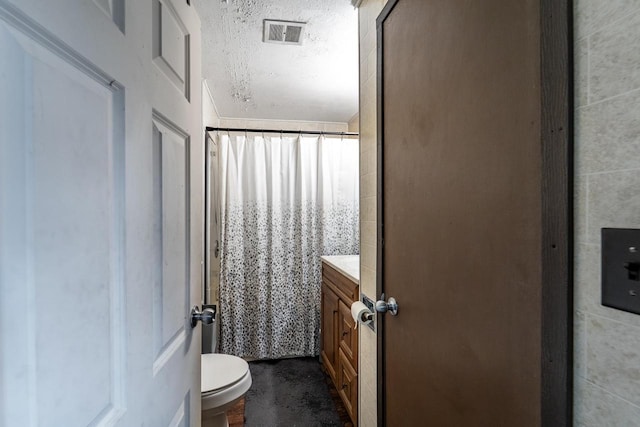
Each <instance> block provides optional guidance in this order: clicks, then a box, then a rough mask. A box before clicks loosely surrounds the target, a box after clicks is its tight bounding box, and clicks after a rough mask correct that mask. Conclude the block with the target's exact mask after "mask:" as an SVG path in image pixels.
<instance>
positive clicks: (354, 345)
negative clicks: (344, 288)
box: [338, 300, 358, 368]
mask: <svg viewBox="0 0 640 427" xmlns="http://www.w3.org/2000/svg"><path fill="white" fill-rule="evenodd" d="M338 306H339V311H338V342H339V346H340V348H341V349H342V352H343V353H344V355H345V356H346V357H347V359H349V363H350V364H351V366H353V367H354V368H357V367H358V330H357V329H355V326H356V323H355V322H354V320H353V317H351V307H350V306H348V305H346V304H345V303H344V302H343V301H342V300H340V302H339V303H338Z"/></svg>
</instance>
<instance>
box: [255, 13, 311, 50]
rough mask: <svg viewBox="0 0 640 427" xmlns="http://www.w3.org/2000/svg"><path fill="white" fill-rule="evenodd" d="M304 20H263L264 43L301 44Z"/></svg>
mask: <svg viewBox="0 0 640 427" xmlns="http://www.w3.org/2000/svg"><path fill="white" fill-rule="evenodd" d="M305 25H307V23H306V22H292V21H274V20H268V19H265V20H264V38H263V41H264V42H265V43H277V44H298V45H300V44H302V36H303V31H304V26H305Z"/></svg>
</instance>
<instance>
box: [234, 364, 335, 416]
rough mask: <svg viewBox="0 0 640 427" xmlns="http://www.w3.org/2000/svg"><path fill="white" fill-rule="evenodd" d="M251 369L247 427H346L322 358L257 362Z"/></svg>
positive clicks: (247, 400) (247, 397)
mask: <svg viewBox="0 0 640 427" xmlns="http://www.w3.org/2000/svg"><path fill="white" fill-rule="evenodd" d="M249 368H250V370H251V376H252V379H253V384H252V385H251V389H249V391H248V392H247V394H246V405H245V426H246V427H254V426H255V427H280V426H282V427H285V426H286V427H293V426H304V427H312V426H318V427H320V426H327V427H328V426H343V425H345V423H344V422H343V421H341V419H340V418H341V417H340V414H339V411H338V408H337V407H336V403H337V402H335V401H334V399H333V398H332V396H331V393H330V392H329V385H328V383H327V381H326V379H325V374H324V373H323V371H322V368H321V365H320V362H319V361H318V358H311V357H308V358H297V359H283V360H268V361H256V362H251V363H249ZM340 412H342V411H340Z"/></svg>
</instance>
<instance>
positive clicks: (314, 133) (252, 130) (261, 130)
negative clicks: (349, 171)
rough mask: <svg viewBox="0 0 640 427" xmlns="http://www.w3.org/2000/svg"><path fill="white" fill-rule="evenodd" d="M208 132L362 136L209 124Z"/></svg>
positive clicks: (351, 133) (355, 133) (349, 133)
mask: <svg viewBox="0 0 640 427" xmlns="http://www.w3.org/2000/svg"><path fill="white" fill-rule="evenodd" d="M206 131H207V132H214V131H222V132H254V133H286V134H305V135H331V136H360V134H359V133H358V132H323V131H318V130H310V131H309V130H277V129H238V128H212V127H209V126H207V127H206Z"/></svg>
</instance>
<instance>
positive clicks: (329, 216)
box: [216, 133, 359, 359]
mask: <svg viewBox="0 0 640 427" xmlns="http://www.w3.org/2000/svg"><path fill="white" fill-rule="evenodd" d="M216 138H217V142H218V147H219V151H220V174H221V193H220V195H221V200H220V204H221V211H222V215H221V217H222V230H221V234H222V235H221V242H222V243H221V261H220V262H221V265H220V315H221V337H220V338H221V340H220V346H221V351H222V352H223V353H228V354H234V355H237V356H243V357H252V358H259V359H265V358H267V359H275V358H281V357H287V356H313V355H317V354H318V353H319V329H320V284H321V280H322V269H321V263H320V256H321V255H347V254H358V251H359V219H358V217H359V204H358V199H359V196H358V175H359V172H358V152H359V150H358V141H357V140H355V139H347V138H344V139H341V138H339V137H338V138H332V137H326V136H320V137H315V136H314V137H308V136H303V135H300V136H294V137H282V136H281V135H277V136H276V135H273V136H264V135H255V136H254V135H252V134H249V135H248V136H247V135H245V134H234V133H231V134H228V133H224V134H218V135H216Z"/></svg>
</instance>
